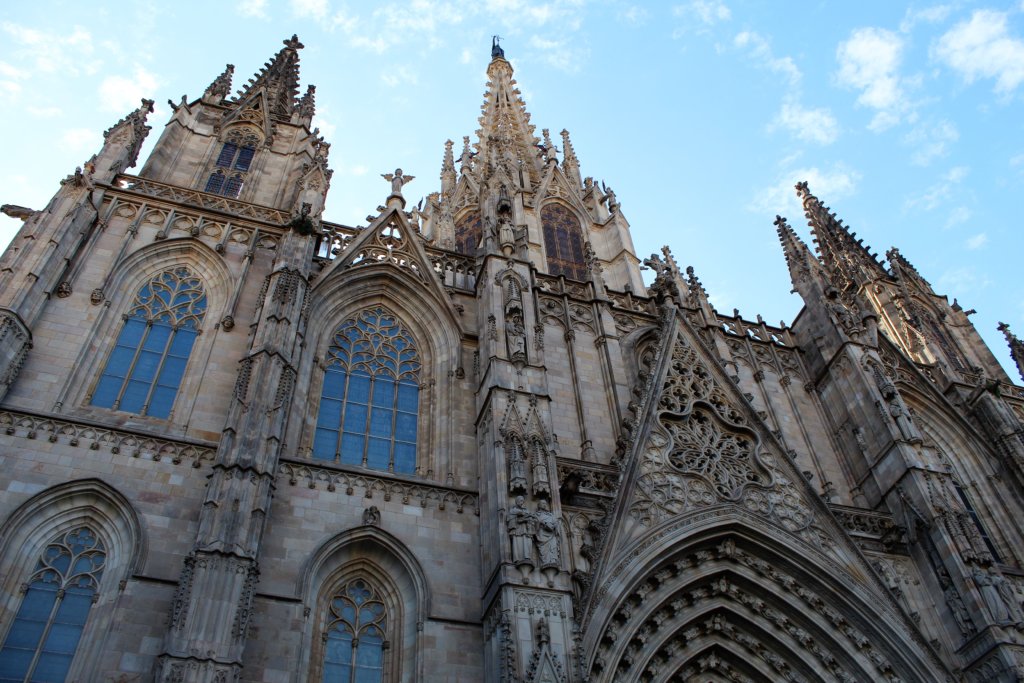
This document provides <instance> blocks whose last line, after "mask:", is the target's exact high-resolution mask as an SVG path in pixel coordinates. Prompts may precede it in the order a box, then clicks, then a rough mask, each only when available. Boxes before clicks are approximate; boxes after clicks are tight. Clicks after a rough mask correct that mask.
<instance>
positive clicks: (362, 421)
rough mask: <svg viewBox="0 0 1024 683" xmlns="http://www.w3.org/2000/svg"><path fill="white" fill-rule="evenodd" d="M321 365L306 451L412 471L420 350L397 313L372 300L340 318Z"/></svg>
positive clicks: (352, 462) (320, 457) (321, 456)
mask: <svg viewBox="0 0 1024 683" xmlns="http://www.w3.org/2000/svg"><path fill="white" fill-rule="evenodd" d="M326 365H327V367H326V369H325V371H324V384H323V390H322V392H321V395H320V408H319V412H318V414H317V424H316V433H315V436H314V439H313V457H314V458H315V459H318V460H334V461H337V462H342V463H345V464H349V465H362V466H364V467H370V468H373V469H377V470H387V471H390V472H399V473H404V474H411V473H413V472H414V471H415V469H416V427H417V425H416V422H417V416H418V413H419V374H420V357H419V352H418V351H417V349H416V342H415V340H414V339H413V337H412V335H411V334H410V333H409V332H408V330H406V329H405V327H403V326H402V324H401V322H399V320H398V317H397V316H395V315H394V314H393V313H391V312H390V311H388V310H387V309H385V308H383V307H381V306H377V307H375V308H370V309H366V310H363V311H362V312H360V313H359V314H358V315H357V316H355V317H354V318H350V319H349V320H346V321H345V322H344V323H342V324H341V326H340V327H338V329H337V330H336V331H335V333H334V339H333V340H332V343H331V346H330V348H329V349H328V350H327V359H326Z"/></svg>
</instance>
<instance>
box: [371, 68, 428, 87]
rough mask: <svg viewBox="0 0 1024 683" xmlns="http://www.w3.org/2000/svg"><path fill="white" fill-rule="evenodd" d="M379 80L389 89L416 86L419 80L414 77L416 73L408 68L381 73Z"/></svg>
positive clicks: (392, 69)
mask: <svg viewBox="0 0 1024 683" xmlns="http://www.w3.org/2000/svg"><path fill="white" fill-rule="evenodd" d="M380 80H382V81H383V82H384V84H385V85H387V86H388V87H390V88H397V87H398V86H400V85H416V83H417V81H418V80H419V79H418V77H417V76H416V72H414V71H413V70H412V69H410V68H409V67H407V66H398V67H394V68H391V69H388V70H387V71H385V72H384V73H382V74H381V75H380Z"/></svg>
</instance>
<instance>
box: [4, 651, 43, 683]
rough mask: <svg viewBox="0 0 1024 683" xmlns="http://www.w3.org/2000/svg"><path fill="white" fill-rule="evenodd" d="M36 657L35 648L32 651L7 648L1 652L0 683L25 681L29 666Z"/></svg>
mask: <svg viewBox="0 0 1024 683" xmlns="http://www.w3.org/2000/svg"><path fill="white" fill-rule="evenodd" d="M34 656H35V648H33V649H32V650H12V649H9V648H7V647H5V648H4V649H3V650H0V681H17V682H18V683H21V681H23V680H25V674H26V673H27V672H28V667H29V664H31V663H32V657H34Z"/></svg>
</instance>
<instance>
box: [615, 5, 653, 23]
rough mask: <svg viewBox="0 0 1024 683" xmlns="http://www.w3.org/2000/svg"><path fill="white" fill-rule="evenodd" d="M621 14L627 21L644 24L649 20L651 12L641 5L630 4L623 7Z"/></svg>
mask: <svg viewBox="0 0 1024 683" xmlns="http://www.w3.org/2000/svg"><path fill="white" fill-rule="evenodd" d="M619 16H620V17H622V18H623V19H625V20H626V23H629V24H633V25H638V24H643V23H645V22H646V21H647V17H648V16H649V13H648V11H647V10H646V9H644V8H643V7H641V6H640V5H630V6H629V7H627V8H625V9H623V10H622V11H621V12H620V13H619Z"/></svg>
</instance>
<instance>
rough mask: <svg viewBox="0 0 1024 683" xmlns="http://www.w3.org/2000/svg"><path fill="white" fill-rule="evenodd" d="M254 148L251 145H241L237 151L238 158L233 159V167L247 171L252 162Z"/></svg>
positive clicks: (254, 152)
mask: <svg viewBox="0 0 1024 683" xmlns="http://www.w3.org/2000/svg"><path fill="white" fill-rule="evenodd" d="M255 154H256V150H255V149H254V148H253V147H243V148H242V149H241V150H240V151H239V153H238V160H237V161H235V168H236V169H237V170H239V171H248V170H249V165H250V164H252V158H253V156H255Z"/></svg>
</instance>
